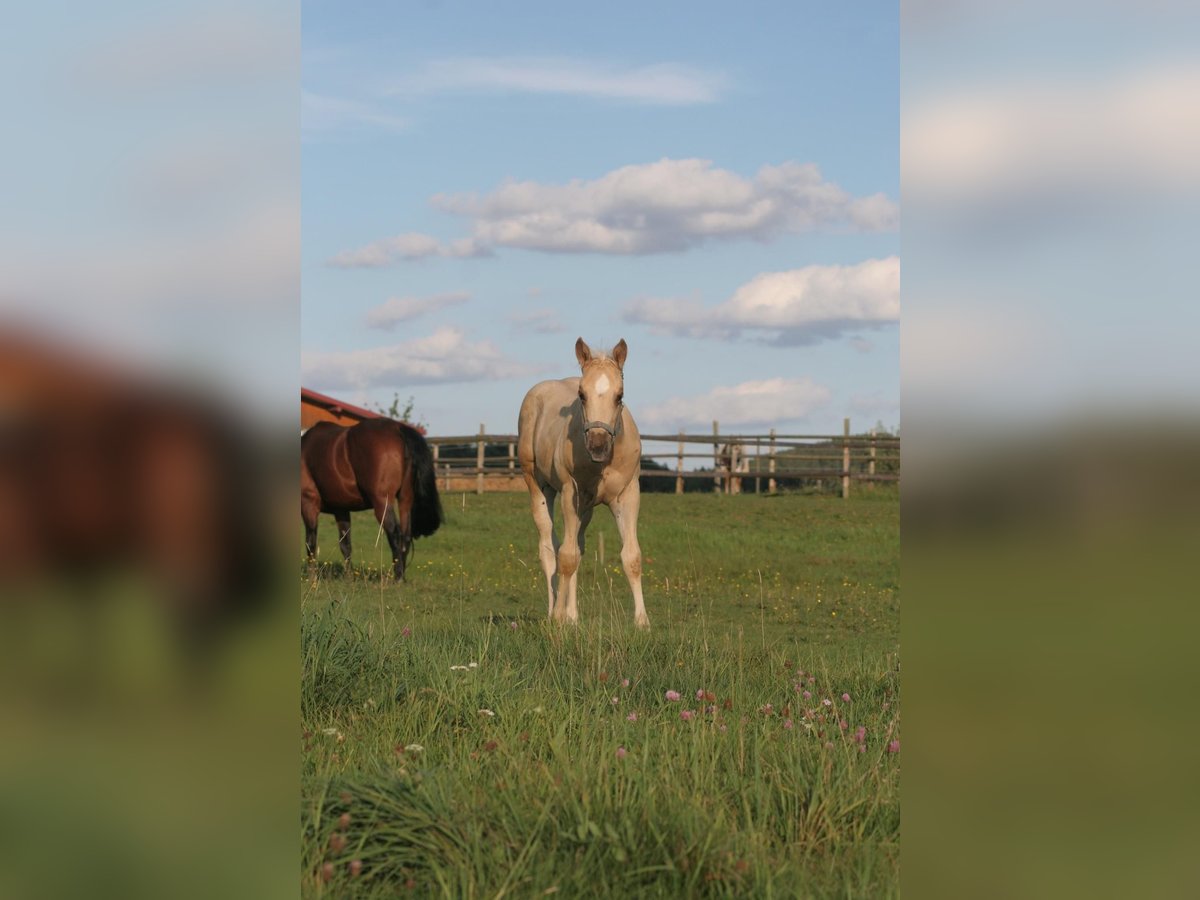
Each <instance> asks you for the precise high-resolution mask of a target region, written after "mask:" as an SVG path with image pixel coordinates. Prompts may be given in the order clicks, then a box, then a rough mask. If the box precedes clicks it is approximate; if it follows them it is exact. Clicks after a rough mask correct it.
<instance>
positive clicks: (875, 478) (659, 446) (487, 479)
mask: <svg viewBox="0 0 1200 900" xmlns="http://www.w3.org/2000/svg"><path fill="white" fill-rule="evenodd" d="M426 440H428V441H429V443H430V445H431V447H432V448H433V458H434V461H435V463H436V465H437V472H438V486H439V488H441V489H442V490H445V491H469V490H474V492H475V493H477V494H482V493H484V491H523V490H525V482H524V479H523V478H522V477H521V466H520V463H519V462H518V461H517V452H516V451H517V436H516V435H515V434H491V433H489V432H488V430H487V427H486V426H484V425H480V426H479V433H478V434H472V435H448V436H436V437H427V438H426ZM701 448H704V449H701ZM642 459H643V468H642V472H641V474H642V477H643V478H656V479H657V478H673V479H674V480H675V493H677V494H682V493H683V492H684V489H685V482H688V481H694V480H695V479H699V480H702V481H703V480H709V481H711V482H712V490H713V491H714V492H716V493H727V494H738V493H742V492H746V493H749V492H751V491H753V492H754V493H761V492H763V491H764V490H765V491H766V492H767V493H769V494H774V493H776V492H777V491H778V490H779V486H780V483H781V482H790V483H796V482H797V481H817V482H822V483H826V484H833V485H834V486H835V488H836V486H837V484H838V483H839V482H840V489H841V494H842V496H843V497H849V496H850V485H851V484H852V483H853V482H856V481H857V482H865V483H871V482H886V481H893V482H894V481H899V480H900V438H899V437H897V436H893V435H888V434H875V433H874V432H868V433H866V434H857V435H856V434H851V431H850V420H849V419H845V420H843V428H842V433H841V434H840V435H825V434H777V433H776V431H775V429H771V430H770V431H769V432H768V433H766V434H723V433H721V430H720V424H719V423H718V422H715V421H714V422H713V430H712V434H711V435H710V434H703V435H697V434H685V433H684V432H682V431H681V432H679V433H678V434H643V435H642ZM685 460H686V461H688V463H686V464H689V465H697V464H696V463H695V462H694V461H696V460H704V463H701V464H699V465H701V466H702V468H700V469H696V468H691V469H687V468H685ZM647 461H649V465H647ZM672 463H673V466H672V465H671V464H672Z"/></svg>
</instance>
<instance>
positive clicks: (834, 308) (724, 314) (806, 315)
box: [622, 256, 900, 346]
mask: <svg viewBox="0 0 1200 900" xmlns="http://www.w3.org/2000/svg"><path fill="white" fill-rule="evenodd" d="M622 318H623V319H624V320H625V321H626V322H635V323H639V324H643V325H649V326H651V327H652V328H653V329H655V330H656V331H658V332H660V333H668V334H676V335H682V336H687V337H707V338H717V339H723V340H732V339H736V338H739V337H741V336H742V335H743V334H745V333H747V332H750V333H752V334H755V335H757V336H758V337H760V338H761V339H763V340H766V341H768V342H770V343H774V344H779V345H784V346H792V345H797V344H807V343H813V342H816V341H819V340H822V339H824V338H830V337H836V336H838V335H841V334H843V333H845V332H847V331H853V330H857V329H862V328H873V327H879V326H882V325H889V324H892V323H895V322H898V321H899V319H900V260H899V258H898V257H895V256H891V257H887V258H886V259H869V260H866V261H864V262H861V263H858V264H857V265H853V266H805V267H804V268H802V269H792V270H790V271H786V272H764V273H763V274H761V275H758V276H756V277H755V278H753V279H752V280H751V281H749V282H747V283H746V284H744V285H742V286H741V287H740V288H738V289H737V291H736V292H735V293H734V295H733V296H732V297H731V298H729V299H728V300H726V301H725V302H724V303H720V304H718V305H717V306H715V307H712V308H705V307H704V306H703V305H702V304H701V303H699V302H698V301H693V300H681V299H673V298H666V299H654V298H643V299H640V300H635V301H633V302H632V303H630V304H628V305H627V306H626V307H625V310H624V313H623V315H622Z"/></svg>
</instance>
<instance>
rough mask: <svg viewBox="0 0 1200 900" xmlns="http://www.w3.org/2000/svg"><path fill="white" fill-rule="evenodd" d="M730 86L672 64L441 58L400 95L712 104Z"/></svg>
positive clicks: (402, 85)
mask: <svg viewBox="0 0 1200 900" xmlns="http://www.w3.org/2000/svg"><path fill="white" fill-rule="evenodd" d="M726 88H727V79H726V78H725V76H724V75H722V74H721V73H717V72H705V71H703V70H700V69H697V68H694V67H691V66H684V65H677V64H674V63H657V64H653V65H645V66H628V65H620V64H617V63H609V62H599V61H588V60H578V59H564V58H484V57H466V58H457V59H444V60H437V61H434V62H431V63H429V64H428V65H427V66H426V67H425V68H424V70H422V71H421V72H419V73H417V74H415V75H412V76H409V77H407V78H404V79H402V80H401V81H400V82H399V83H398V84H397V85H396V87H395V90H396V93H404V94H412V93H440V92H448V91H465V92H488V93H532V94H566V95H569V96H576V97H591V98H595V99H603V100H621V101H628V102H633V103H643V104H652V105H659V106H691V105H695V104H701V103H713V102H715V101H716V100H718V99H720V97H721V95H722V94H724V93H725V91H726Z"/></svg>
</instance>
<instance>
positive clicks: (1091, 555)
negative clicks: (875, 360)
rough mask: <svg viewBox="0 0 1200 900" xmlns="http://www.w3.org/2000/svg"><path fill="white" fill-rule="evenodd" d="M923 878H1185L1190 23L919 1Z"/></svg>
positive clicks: (909, 453)
mask: <svg viewBox="0 0 1200 900" xmlns="http://www.w3.org/2000/svg"><path fill="white" fill-rule="evenodd" d="M901 15H902V26H903V27H902V52H901V60H902V62H901V109H902V140H901V159H902V172H903V217H904V224H903V238H904V244H903V247H904V249H903V253H902V257H903V261H904V262H903V265H904V276H903V286H902V296H903V301H904V318H903V322H902V383H903V397H904V401H903V404H904V418H905V456H906V463H907V466H906V469H905V472H906V481H905V484H904V487H903V498H904V499H903V507H902V508H903V529H904V571H905V590H906V594H907V598H908V606H907V609H906V613H905V618H904V635H905V654H906V660H905V663H906V667H907V671H906V689H907V690H908V699H909V704H910V705H909V708H908V711H907V712H908V715H909V718H910V724H911V723H913V722H915V723H916V726H915V728H913V729H911V730H912V731H915V732H916V734H917V739H916V742H915V743H916V744H917V745H918V746H917V748H916V749H915V750H913V751H912V752H911V753H910V756H909V757H908V763H907V768H906V771H905V800H906V806H905V848H904V854H905V864H904V872H905V892H906V893H908V892H910V890H911V891H912V892H913V894H914V896H916V895H921V896H967V895H972V894H976V893H979V892H980V891H981V890H986V891H987V892H988V893H989V895H992V896H1014V897H1015V896H1020V897H1033V896H1047V897H1049V896H1064V895H1067V894H1070V895H1073V896H1081V895H1088V894H1096V893H1101V894H1106V895H1121V894H1129V893H1142V894H1145V893H1150V894H1154V895H1161V896H1176V895H1182V894H1189V893H1192V892H1194V890H1195V887H1196V882H1197V874H1196V868H1195V863H1194V859H1193V855H1192V854H1191V852H1190V851H1189V850H1187V849H1186V848H1187V847H1189V846H1194V844H1195V840H1196V838H1197V826H1196V824H1195V817H1194V815H1192V813H1191V811H1190V809H1189V808H1188V807H1189V803H1188V801H1187V800H1186V799H1185V798H1186V797H1189V796H1191V795H1192V789H1194V786H1195V775H1194V774H1193V771H1194V766H1192V765H1191V764H1190V763H1189V762H1188V760H1189V759H1190V757H1191V755H1192V754H1191V751H1190V748H1191V747H1192V746H1194V741H1195V732H1196V729H1195V726H1194V725H1193V724H1192V720H1193V717H1192V716H1191V715H1190V714H1188V713H1187V710H1188V709H1190V708H1191V706H1192V702H1191V695H1192V690H1191V686H1192V682H1193V680H1194V679H1193V678H1192V677H1190V676H1191V668H1192V666H1191V658H1192V654H1191V648H1190V646H1189V644H1190V642H1191V637H1192V635H1193V634H1194V633H1195V628H1194V625H1195V622H1196V618H1197V617H1196V612H1195V602H1194V597H1195V595H1196V589H1195V586H1194V578H1193V576H1192V573H1191V571H1190V567H1189V566H1188V562H1189V561H1190V560H1191V558H1192V556H1193V555H1194V551H1195V548H1196V547H1197V546H1200V541H1198V538H1200V517H1198V516H1197V513H1196V509H1197V500H1198V499H1200V490H1198V487H1200V477H1198V476H1197V472H1196V469H1195V460H1196V458H1197V452H1196V451H1197V449H1198V448H1200V418H1198V412H1200V392H1198V390H1197V388H1198V386H1200V378H1198V375H1200V354H1197V352H1196V349H1195V343H1196V339H1197V335H1200V304H1198V303H1197V301H1198V300H1200V289H1198V288H1197V278H1196V275H1195V271H1194V269H1195V258H1196V255H1197V250H1198V249H1200V226H1198V224H1197V222H1198V220H1197V217H1196V215H1195V210H1196V205H1197V204H1196V201H1197V199H1198V195H1200V52H1198V49H1200V48H1198V47H1197V46H1196V40H1197V38H1198V37H1200V10H1198V9H1197V8H1196V7H1195V4H1183V3H1149V4H1145V3H1137V4H1134V3H1126V2H1101V3H1062V2H1058V3H1049V4H1047V3H1038V4H1033V3H1027V2H1016V3H1006V4H996V3H982V2H953V0H949V2H933V0H931V2H913V3H904V4H903V5H902V8H901Z"/></svg>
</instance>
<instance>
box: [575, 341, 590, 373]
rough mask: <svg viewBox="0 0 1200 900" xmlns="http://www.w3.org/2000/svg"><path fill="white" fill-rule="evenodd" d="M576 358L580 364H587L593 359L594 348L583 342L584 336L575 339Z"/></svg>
mask: <svg viewBox="0 0 1200 900" xmlns="http://www.w3.org/2000/svg"><path fill="white" fill-rule="evenodd" d="M575 358H576V359H577V360H579V365H581V366H583V365H586V364H587V363H588V362H590V361H591V359H592V348H591V347H589V346H588V345H587V344H585V343H584V342H583V338H579V339H578V340H577V341H575Z"/></svg>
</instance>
